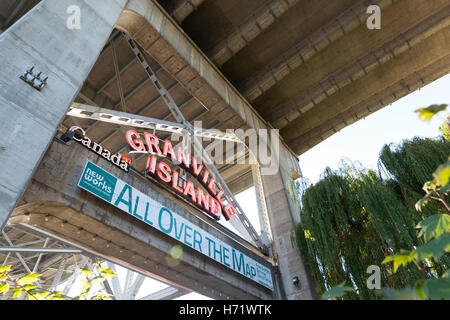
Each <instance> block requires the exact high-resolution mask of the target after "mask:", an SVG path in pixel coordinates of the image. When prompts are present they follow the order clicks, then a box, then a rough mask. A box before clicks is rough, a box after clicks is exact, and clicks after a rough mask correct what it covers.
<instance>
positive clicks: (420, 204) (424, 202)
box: [415, 191, 436, 212]
mask: <svg viewBox="0 0 450 320" xmlns="http://www.w3.org/2000/svg"><path fill="white" fill-rule="evenodd" d="M433 195H436V193H435V192H434V191H433V192H432V193H427V194H426V195H425V196H424V197H423V198H422V199H420V200H419V201H417V202H416V205H415V207H416V210H417V211H419V212H422V207H425V206H426V205H427V204H428V203H429V202H430V201H431V199H430V198H431V196H433Z"/></svg>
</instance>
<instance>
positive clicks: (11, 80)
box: [0, 0, 128, 229]
mask: <svg viewBox="0 0 450 320" xmlns="http://www.w3.org/2000/svg"><path fill="white" fill-rule="evenodd" d="M127 2H128V1H127V0H43V1H41V2H40V3H39V4H38V5H37V6H36V7H35V8H34V9H32V10H31V11H30V12H29V13H28V14H26V15H25V16H24V17H23V18H22V19H20V20H19V21H18V22H17V23H15V24H14V25H13V26H12V27H11V28H9V29H8V30H7V31H6V32H4V33H2V34H1V35H0V57H2V67H1V68H0V106H1V107H0V110H1V113H0V229H1V228H3V226H4V224H5V222H6V220H7V219H8V217H9V215H10V213H11V211H12V210H13V208H14V207H15V205H16V202H17V200H18V199H19V197H20V196H21V194H22V193H23V191H24V190H25V187H26V185H27V184H28V182H29V180H30V178H31V176H32V175H33V173H34V171H35V169H36V167H37V165H38V164H39V162H40V160H41V158H42V157H43V154H44V153H45V151H46V149H47V147H48V146H49V144H50V142H51V141H52V138H53V137H54V135H55V133H56V130H57V127H58V125H59V124H60V123H61V121H62V120H63V119H64V116H65V114H66V111H67V109H68V107H69V106H70V105H71V103H72V102H73V100H74V99H75V97H76V95H77V94H78V92H79V90H80V88H81V87H82V85H83V83H84V81H85V79H86V78H87V76H88V74H89V72H90V70H91V69H92V66H93V65H94V63H95V61H96V60H97V57H98V55H99V54H100V52H101V50H102V48H103V46H104V44H105V43H106V41H107V40H108V37H109V35H110V33H111V32H112V29H113V27H114V25H115V23H116V21H117V19H118V17H119V15H120V14H121V13H122V11H123V8H124V7H125V5H126V4H127ZM69 7H71V9H72V11H71V10H68V9H69ZM78 9H79V10H78ZM77 10H78V12H79V13H80V28H79V29H69V28H68V27H67V21H68V19H70V18H71V15H73V14H74V13H75V14H76V13H77ZM68 12H69V13H68ZM75 18H77V17H75ZM69 21H70V20H69ZM74 22H76V20H74ZM32 66H35V67H34V71H35V72H42V75H41V78H45V77H48V80H47V86H46V87H44V88H43V89H42V91H38V90H36V89H34V88H33V87H32V86H30V85H28V84H27V83H25V82H24V81H22V80H21V79H20V78H19V77H20V76H21V75H23V74H24V73H25V71H26V70H27V69H29V68H30V67H32Z"/></svg>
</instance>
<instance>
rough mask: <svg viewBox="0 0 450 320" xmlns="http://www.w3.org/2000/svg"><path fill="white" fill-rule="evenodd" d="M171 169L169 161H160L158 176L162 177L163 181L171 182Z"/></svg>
mask: <svg viewBox="0 0 450 320" xmlns="http://www.w3.org/2000/svg"><path fill="white" fill-rule="evenodd" d="M170 172H171V169H170V167H169V165H168V164H167V163H164V162H160V163H159V164H158V172H157V173H156V174H157V175H158V178H160V179H161V180H162V181H164V182H166V183H169V182H170V180H171V178H172V177H171V175H170Z"/></svg>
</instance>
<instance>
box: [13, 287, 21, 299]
mask: <svg viewBox="0 0 450 320" xmlns="http://www.w3.org/2000/svg"><path fill="white" fill-rule="evenodd" d="M21 295H22V288H19V287H17V288H14V289H13V298H19V297H20V296H21Z"/></svg>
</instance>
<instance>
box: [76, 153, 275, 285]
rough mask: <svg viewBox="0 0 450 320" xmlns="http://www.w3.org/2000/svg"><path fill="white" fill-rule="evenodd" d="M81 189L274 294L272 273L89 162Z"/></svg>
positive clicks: (81, 182) (80, 184)
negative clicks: (272, 291)
mask: <svg viewBox="0 0 450 320" xmlns="http://www.w3.org/2000/svg"><path fill="white" fill-rule="evenodd" d="M78 186H79V187H80V188H82V189H84V190H86V191H88V192H90V193H92V194H93V195H95V196H97V197H99V198H101V199H103V200H104V201H106V202H108V203H109V204H112V205H113V206H115V207H117V208H119V209H120V210H122V211H124V212H125V213H127V214H129V215H132V216H133V217H135V218H136V219H138V220H140V221H142V222H144V223H146V224H147V225H150V226H152V227H153V228H156V229H158V230H159V231H161V232H163V233H165V234H167V235H168V236H170V237H172V238H173V239H175V240H177V241H179V242H181V243H183V244H185V245H187V246H189V247H191V248H193V249H194V250H196V251H198V252H200V253H202V254H204V255H206V256H208V257H209V258H211V259H213V260H215V261H217V262H219V263H220V264H222V265H224V266H226V267H228V268H230V269H232V270H233V271H236V272H238V273H240V274H242V275H244V276H245V277H247V278H249V279H251V280H253V281H255V282H257V283H259V284H261V285H263V286H265V287H266V288H269V289H270V290H273V289H274V288H273V282H272V274H271V270H270V269H269V268H267V267H265V266H263V265H262V264H260V263H258V262H257V261H255V260H253V259H252V258H250V257H248V256H246V255H245V254H243V253H242V252H240V251H238V250H236V249H235V248H233V247H231V246H230V245H229V244H227V243H224V242H223V241H221V240H219V239H217V238H216V237H214V236H212V235H211V234H209V233H208V232H206V231H205V230H202V229H201V228H199V227H198V226H196V225H194V224H192V223H191V222H190V221H188V220H186V219H184V218H183V217H182V216H180V215H178V214H177V213H176V212H172V211H171V210H170V209H168V208H166V207H164V206H163V205H162V204H161V203H159V202H158V201H156V200H154V199H152V198H150V197H149V196H147V195H146V194H144V193H142V192H141V191H139V190H137V189H136V188H134V187H132V186H130V185H129V184H127V183H126V182H124V181H123V180H121V179H119V178H117V177H115V176H114V175H112V174H111V173H109V172H107V171H105V170H103V169H102V168H100V167H99V166H97V165H95V164H94V163H92V162H90V161H87V163H86V165H85V168H84V170H83V173H82V175H81V177H80V180H79V182H78Z"/></svg>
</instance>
